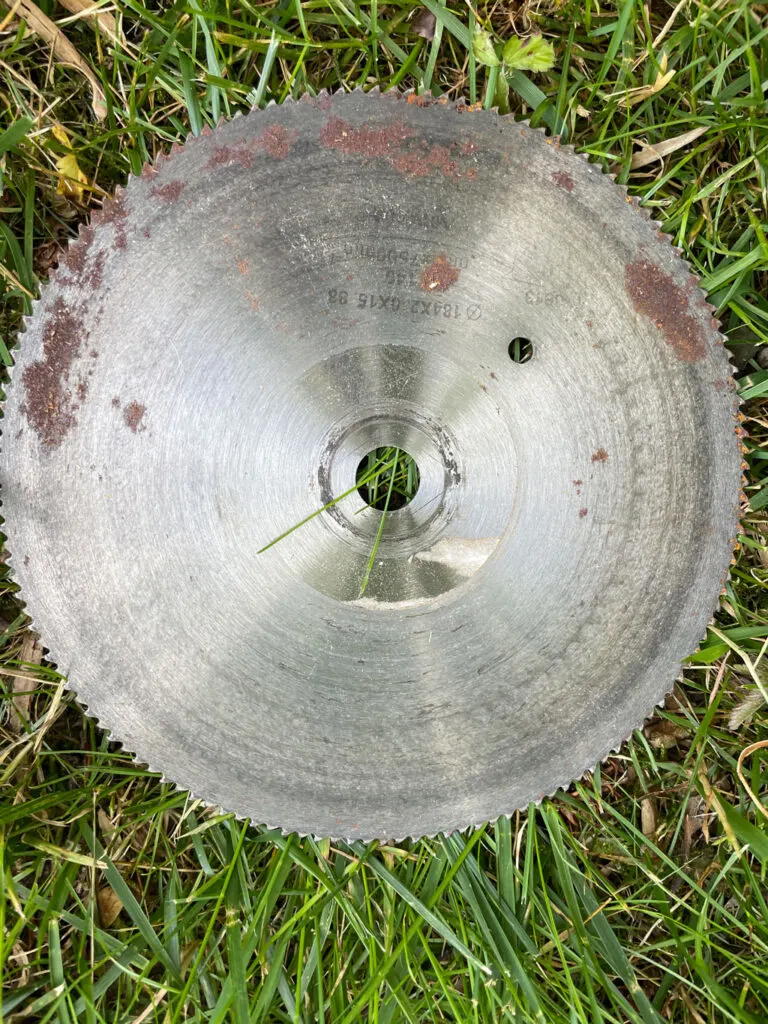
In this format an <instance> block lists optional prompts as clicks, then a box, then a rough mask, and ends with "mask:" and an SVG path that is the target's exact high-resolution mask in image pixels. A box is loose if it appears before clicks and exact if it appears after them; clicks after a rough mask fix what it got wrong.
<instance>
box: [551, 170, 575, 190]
mask: <svg viewBox="0 0 768 1024" xmlns="http://www.w3.org/2000/svg"><path fill="white" fill-rule="evenodd" d="M552 181H554V183H555V184H556V185H557V186H558V188H562V189H565V191H566V192H573V189H574V186H575V184H576V182H575V181H574V180H573V178H572V177H571V176H570V174H566V173H565V171H555V172H554V173H553V174H552Z"/></svg>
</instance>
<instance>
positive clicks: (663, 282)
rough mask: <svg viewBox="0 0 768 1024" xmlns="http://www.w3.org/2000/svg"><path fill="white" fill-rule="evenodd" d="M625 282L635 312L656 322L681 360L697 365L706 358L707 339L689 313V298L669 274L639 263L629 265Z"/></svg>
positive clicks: (640, 261)
mask: <svg viewBox="0 0 768 1024" xmlns="http://www.w3.org/2000/svg"><path fill="white" fill-rule="evenodd" d="M625 282H626V289H627V294H628V295H629V297H630V299H631V300H632V305H633V306H634V307H635V310H636V311H637V312H638V313H642V314H643V316H647V317H648V318H649V319H650V320H653V322H654V323H655V324H656V326H657V328H658V329H659V330H660V331H661V332H662V334H663V335H664V340H665V341H666V342H667V344H668V345H669V346H670V347H671V348H672V350H673V351H674V353H675V355H676V356H677V358H678V359H680V360H681V361H682V362H685V363H695V362H697V361H698V360H699V359H703V358H704V356H705V355H706V354H707V339H706V335H705V333H704V331H703V329H702V326H701V324H700V323H699V322H698V321H697V320H696V318H695V317H694V316H691V314H690V312H689V307H688V296H687V295H686V293H685V292H684V291H683V289H682V288H680V287H678V285H676V284H675V282H674V280H673V279H672V277H671V276H670V275H669V274H666V273H664V271H663V270H660V269H659V267H657V266H654V264H652V263H646V262H645V261H644V260H639V261H637V262H636V263H630V264H628V266H627V268H626V273H625Z"/></svg>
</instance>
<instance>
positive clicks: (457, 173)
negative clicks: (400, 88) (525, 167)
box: [320, 117, 477, 178]
mask: <svg viewBox="0 0 768 1024" xmlns="http://www.w3.org/2000/svg"><path fill="white" fill-rule="evenodd" d="M320 143H321V145H323V146H325V148H326V149H335V150H337V151H338V152H340V153H344V154H345V155H347V156H361V157H366V158H368V159H378V160H386V161H387V163H389V165H390V166H391V167H393V168H394V169H395V170H396V171H398V172H399V173H400V174H404V175H407V176H408V177H412V178H423V177H426V176H427V175H429V174H431V173H432V172H433V171H438V172H441V173H442V174H444V175H445V176H446V177H449V178H460V177H462V176H466V177H475V175H476V173H477V172H476V168H474V167H473V168H471V169H470V170H471V172H472V173H471V174H470V172H469V171H467V172H466V175H463V174H462V171H461V168H460V167H459V164H458V163H457V157H458V156H462V155H463V156H466V155H467V153H466V152H464V151H462V150H461V149H460V147H459V146H458V144H455V145H454V146H453V147H451V148H449V147H447V146H438V145H433V144H431V143H429V142H427V141H426V140H424V139H418V138H416V133H415V132H414V130H413V128H411V127H410V126H409V125H407V124H405V123H403V122H402V121H396V122H393V123H391V124H385V125H378V126H376V127H369V126H368V125H362V126H360V127H357V128H356V127H353V126H352V125H351V124H349V123H348V122H347V121H343V120H342V119H341V118H340V117H331V118H329V119H328V121H327V122H326V123H325V125H324V126H323V128H322V131H321V132H320Z"/></svg>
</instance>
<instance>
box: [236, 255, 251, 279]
mask: <svg viewBox="0 0 768 1024" xmlns="http://www.w3.org/2000/svg"><path fill="white" fill-rule="evenodd" d="M237 269H238V270H239V271H240V273H241V274H242V275H243V277H247V276H248V271H249V270H250V267H249V266H248V260H246V259H241V260H238V261H237Z"/></svg>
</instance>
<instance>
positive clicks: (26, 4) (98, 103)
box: [3, 0, 107, 121]
mask: <svg viewBox="0 0 768 1024" xmlns="http://www.w3.org/2000/svg"><path fill="white" fill-rule="evenodd" d="M3 2H4V3H5V5H6V7H10V8H11V9H13V10H16V12H17V13H18V15H19V17H20V18H21V19H22V20H23V21H25V22H26V23H27V27H28V28H29V29H30V31H31V32H36V33H37V35H39V36H42V37H43V39H44V40H45V41H46V43H48V45H49V46H50V47H51V49H52V50H53V55H54V57H55V58H56V59H57V60H58V62H59V63H60V64H64V65H66V66H67V67H72V68H75V70H76V71H79V72H80V74H81V75H83V76H84V77H85V78H86V79H87V80H88V84H89V86H90V87H91V109H92V110H93V113H94V116H95V117H96V118H97V120H99V121H101V120H103V118H105V117H106V116H107V99H106V96H105V95H104V90H103V89H102V87H101V82H100V81H99V80H98V78H97V77H96V75H95V74H94V72H93V69H92V68H91V67H90V66H89V65H88V64H86V62H85V61H84V60H83V58H82V57H81V56H80V54H79V53H78V52H77V50H76V49H75V48H74V46H73V45H72V43H70V41H69V40H68V39H67V37H66V36H65V35H64V33H63V32H62V31H61V29H60V28H59V26H58V25H56V24H55V23H54V22H53V21H51V19H50V18H49V17H48V16H47V15H46V14H43V12H42V11H41V10H40V8H39V7H38V6H37V5H36V4H34V3H33V2H32V0H3Z"/></svg>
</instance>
